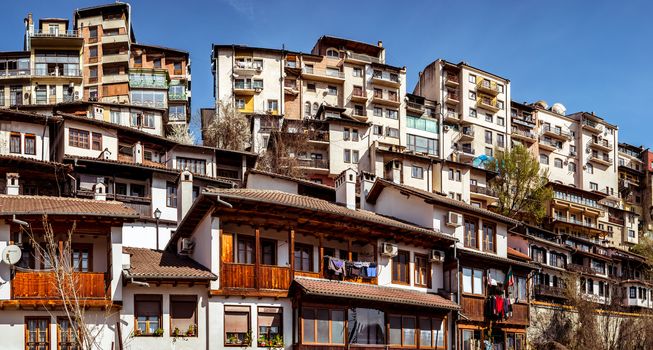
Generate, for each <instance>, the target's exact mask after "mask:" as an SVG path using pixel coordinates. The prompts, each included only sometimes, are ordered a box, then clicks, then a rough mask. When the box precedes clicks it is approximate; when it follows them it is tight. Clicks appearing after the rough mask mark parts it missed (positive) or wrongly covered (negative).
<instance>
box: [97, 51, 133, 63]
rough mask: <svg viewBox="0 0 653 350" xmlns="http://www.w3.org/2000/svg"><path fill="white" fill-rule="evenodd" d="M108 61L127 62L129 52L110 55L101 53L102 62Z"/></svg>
mask: <svg viewBox="0 0 653 350" xmlns="http://www.w3.org/2000/svg"><path fill="white" fill-rule="evenodd" d="M108 63H129V53H127V52H125V53H117V54H112V55H102V64H108Z"/></svg>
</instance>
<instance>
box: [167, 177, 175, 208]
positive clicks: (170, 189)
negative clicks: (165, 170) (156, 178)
mask: <svg viewBox="0 0 653 350" xmlns="http://www.w3.org/2000/svg"><path fill="white" fill-rule="evenodd" d="M166 206H167V207H168V208H176V207H177V185H176V184H175V183H174V182H170V181H168V182H167V183H166Z"/></svg>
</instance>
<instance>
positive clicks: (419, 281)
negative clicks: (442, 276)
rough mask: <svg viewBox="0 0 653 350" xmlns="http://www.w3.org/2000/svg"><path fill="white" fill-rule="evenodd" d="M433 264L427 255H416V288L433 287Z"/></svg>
mask: <svg viewBox="0 0 653 350" xmlns="http://www.w3.org/2000/svg"><path fill="white" fill-rule="evenodd" d="M430 282H431V263H430V262H429V259H428V257H427V256H426V255H421V254H415V279H414V283H415V285H416V286H422V287H428V286H430V285H431V283H430Z"/></svg>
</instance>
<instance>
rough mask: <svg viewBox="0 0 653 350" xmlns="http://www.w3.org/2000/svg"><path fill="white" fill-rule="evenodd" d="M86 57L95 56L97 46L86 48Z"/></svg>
mask: <svg viewBox="0 0 653 350" xmlns="http://www.w3.org/2000/svg"><path fill="white" fill-rule="evenodd" d="M88 57H89V58H97V46H91V47H89V48H88Z"/></svg>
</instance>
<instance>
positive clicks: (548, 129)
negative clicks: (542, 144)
mask: <svg viewBox="0 0 653 350" xmlns="http://www.w3.org/2000/svg"><path fill="white" fill-rule="evenodd" d="M542 132H543V133H547V134H552V135H557V136H561V137H564V138H567V139H569V138H571V133H570V132H569V131H564V130H562V129H561V128H552V127H551V126H550V125H544V126H543V127H542Z"/></svg>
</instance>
